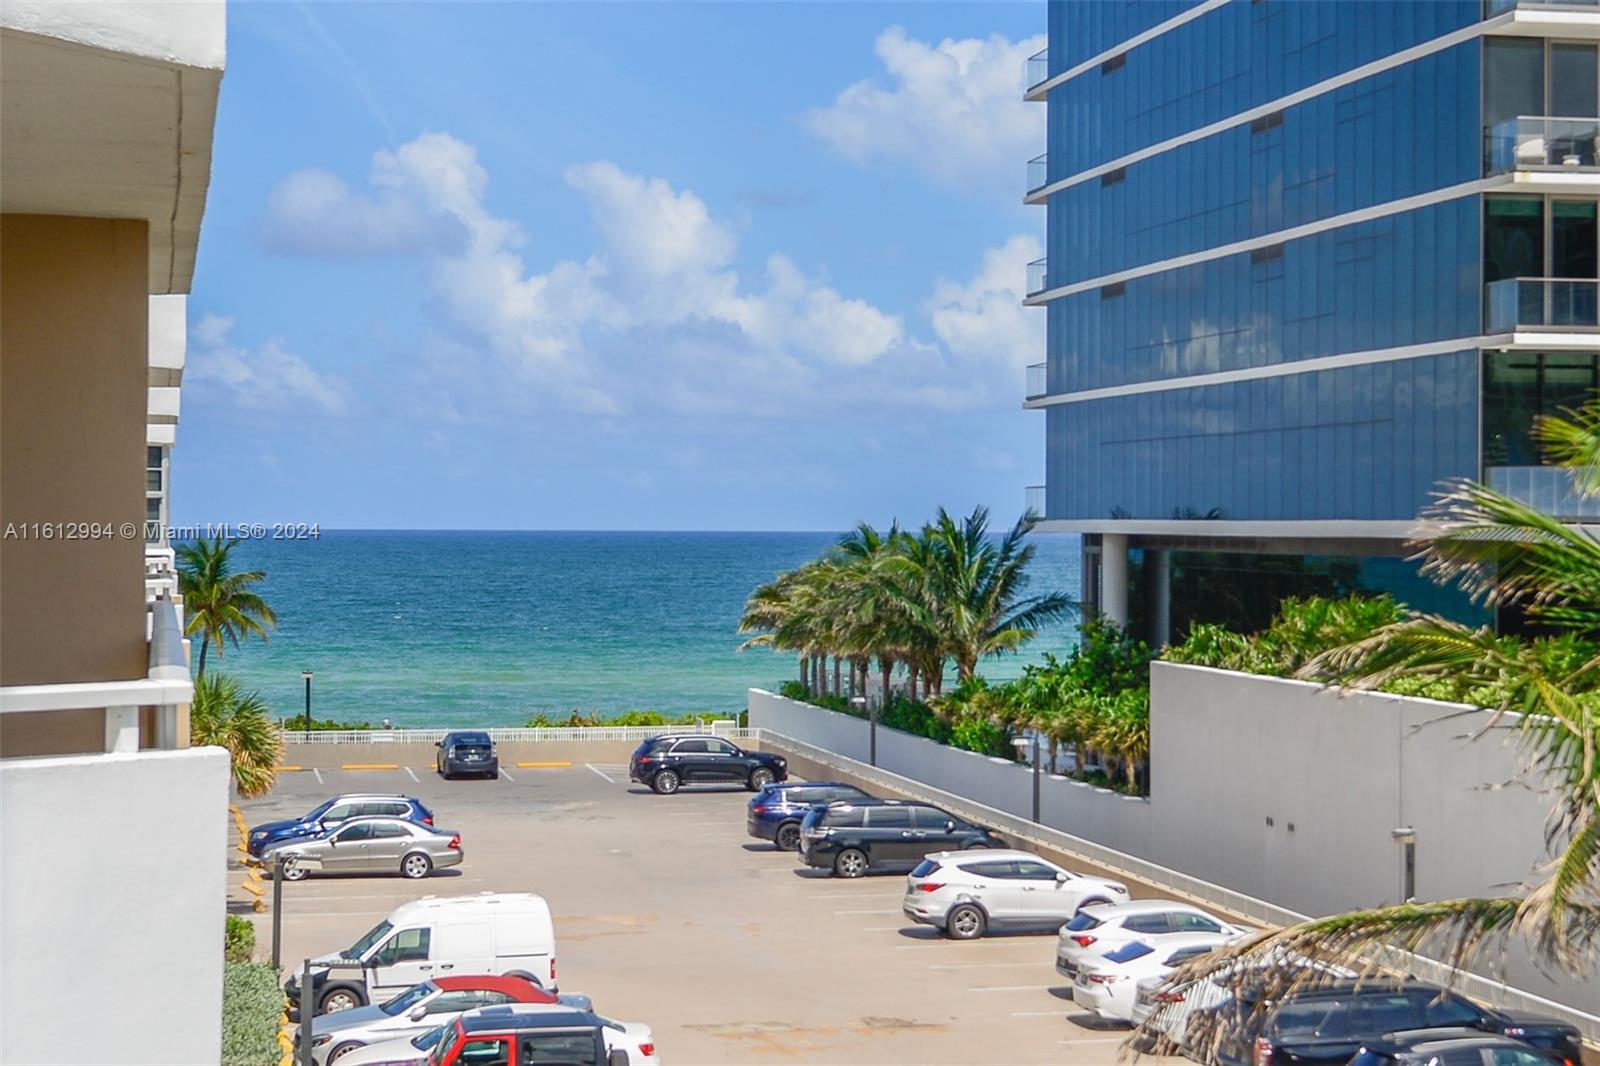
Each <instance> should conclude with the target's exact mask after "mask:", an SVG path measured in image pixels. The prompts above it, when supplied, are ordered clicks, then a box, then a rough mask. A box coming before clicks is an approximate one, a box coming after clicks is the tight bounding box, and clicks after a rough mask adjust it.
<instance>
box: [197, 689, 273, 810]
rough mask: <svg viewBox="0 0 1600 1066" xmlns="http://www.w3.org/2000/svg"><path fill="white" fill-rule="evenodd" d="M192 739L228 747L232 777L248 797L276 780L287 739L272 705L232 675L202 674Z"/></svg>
mask: <svg viewBox="0 0 1600 1066" xmlns="http://www.w3.org/2000/svg"><path fill="white" fill-rule="evenodd" d="M189 743H191V744H193V745H195V746H197V747H200V746H207V745H215V746H217V747H221V748H227V749H228V756H229V760H230V761H231V763H232V765H233V782H234V785H235V786H236V787H237V788H238V790H239V795H241V796H244V797H247V798H248V797H250V796H259V795H262V794H263V793H265V792H269V791H271V789H272V785H273V782H274V781H276V780H277V775H278V770H277V767H278V759H279V758H280V757H281V756H282V754H283V744H282V740H281V738H280V736H279V733H278V727H277V724H276V723H274V722H273V720H272V715H271V714H269V713H268V711H267V705H266V703H265V702H263V701H262V699H261V697H260V696H258V695H256V694H255V693H254V692H248V693H247V692H245V691H244V688H243V686H242V685H241V684H240V683H239V680H238V679H237V678H234V677H229V676H228V675H227V674H212V675H211V676H210V677H200V678H197V679H196V680H195V683H194V702H192V703H191V704H189Z"/></svg>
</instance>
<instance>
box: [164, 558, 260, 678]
mask: <svg viewBox="0 0 1600 1066" xmlns="http://www.w3.org/2000/svg"><path fill="white" fill-rule="evenodd" d="M238 543H239V541H238V539H237V538H234V539H232V540H227V541H224V540H223V539H222V537H221V536H220V535H219V536H218V537H217V538H216V539H215V540H210V541H208V540H206V539H205V538H204V537H201V538H200V539H199V540H197V541H195V542H194V543H193V544H182V545H179V546H178V551H177V556H178V591H179V592H181V593H182V594H183V608H184V611H185V612H187V614H188V616H189V621H188V624H187V625H186V626H185V627H184V633H185V634H186V635H188V636H191V637H192V636H194V635H195V634H196V633H198V634H200V659H199V669H198V670H197V671H196V676H201V677H203V676H205V672H206V652H207V651H208V650H209V649H210V647H211V645H212V644H215V645H216V646H217V655H218V657H220V656H221V655H222V649H223V645H224V644H226V643H232V644H238V643H239V638H240V637H246V636H250V635H252V634H253V635H255V636H259V637H260V638H261V639H262V640H265V639H267V626H272V625H277V624H278V616H277V614H275V613H274V612H273V610H272V608H271V607H269V606H267V601H266V600H264V599H262V598H261V597H260V596H259V595H257V594H256V593H254V592H252V591H250V589H251V586H253V585H256V584H259V583H260V582H262V581H264V580H265V579H266V576H267V574H266V571H264V570H244V571H240V572H239V573H234V572H233V562H232V560H231V559H230V558H229V555H230V553H231V552H232V551H233V548H234V545H236V544H238Z"/></svg>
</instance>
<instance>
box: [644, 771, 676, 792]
mask: <svg viewBox="0 0 1600 1066" xmlns="http://www.w3.org/2000/svg"><path fill="white" fill-rule="evenodd" d="M650 787H651V788H653V789H655V790H656V792H657V793H658V794H659V795H662V796H670V795H672V794H673V793H674V792H676V791H678V771H676V770H663V771H661V772H660V773H659V774H656V776H655V779H654V780H653V781H651V782H650Z"/></svg>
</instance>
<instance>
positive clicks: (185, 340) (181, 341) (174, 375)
mask: <svg viewBox="0 0 1600 1066" xmlns="http://www.w3.org/2000/svg"><path fill="white" fill-rule="evenodd" d="M188 304H189V298H188V297H187V296H183V295H173V296H152V297H150V384H151V385H152V386H157V385H181V384H183V367H184V364H185V363H186V362H187V361H188V354H189V313H188Z"/></svg>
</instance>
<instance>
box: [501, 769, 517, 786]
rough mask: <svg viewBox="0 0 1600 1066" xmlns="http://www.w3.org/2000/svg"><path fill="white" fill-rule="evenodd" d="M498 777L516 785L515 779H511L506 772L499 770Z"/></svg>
mask: <svg viewBox="0 0 1600 1066" xmlns="http://www.w3.org/2000/svg"><path fill="white" fill-rule="evenodd" d="M500 776H501V777H503V778H505V779H506V780H507V781H510V782H511V783H512V784H513V785H514V784H516V783H517V779H516V778H514V777H512V776H511V775H510V774H509V773H508V772H506V771H505V770H501V771H500Z"/></svg>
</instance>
